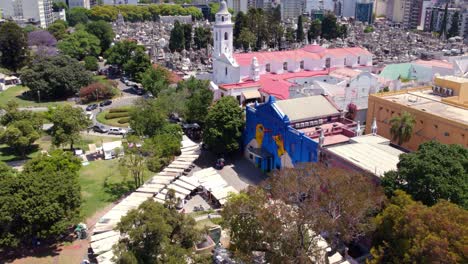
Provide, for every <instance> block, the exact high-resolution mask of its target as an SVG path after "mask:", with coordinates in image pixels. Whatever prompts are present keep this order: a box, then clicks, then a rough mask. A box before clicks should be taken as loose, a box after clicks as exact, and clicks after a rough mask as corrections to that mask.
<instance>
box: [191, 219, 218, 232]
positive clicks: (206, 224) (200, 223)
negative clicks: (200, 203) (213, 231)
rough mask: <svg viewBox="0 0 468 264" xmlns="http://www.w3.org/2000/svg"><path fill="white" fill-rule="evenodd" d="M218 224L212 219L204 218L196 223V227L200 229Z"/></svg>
mask: <svg viewBox="0 0 468 264" xmlns="http://www.w3.org/2000/svg"><path fill="white" fill-rule="evenodd" d="M215 226H217V225H216V224H214V223H213V222H212V221H211V220H210V219H208V218H207V219H203V220H201V221H198V222H197V223H196V224H195V228H196V229H198V230H202V231H203V230H205V229H206V228H211V227H215Z"/></svg>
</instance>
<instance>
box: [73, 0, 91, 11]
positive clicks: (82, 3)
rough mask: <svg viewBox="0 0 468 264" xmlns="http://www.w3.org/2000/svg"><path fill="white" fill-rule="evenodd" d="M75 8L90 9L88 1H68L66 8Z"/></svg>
mask: <svg viewBox="0 0 468 264" xmlns="http://www.w3.org/2000/svg"><path fill="white" fill-rule="evenodd" d="M75 7H84V8H87V9H90V8H91V3H90V0H68V8H69V9H72V8H75Z"/></svg>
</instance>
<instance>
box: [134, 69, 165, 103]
mask: <svg viewBox="0 0 468 264" xmlns="http://www.w3.org/2000/svg"><path fill="white" fill-rule="evenodd" d="M170 77H171V73H170V72H169V70H168V69H166V68H165V67H163V66H160V65H158V66H153V67H148V68H147V69H146V71H145V72H143V73H142V74H141V77H140V80H141V84H142V85H143V89H145V90H146V91H148V92H151V93H152V94H153V96H158V94H159V92H161V91H162V90H165V89H167V88H168V86H169V84H170Z"/></svg>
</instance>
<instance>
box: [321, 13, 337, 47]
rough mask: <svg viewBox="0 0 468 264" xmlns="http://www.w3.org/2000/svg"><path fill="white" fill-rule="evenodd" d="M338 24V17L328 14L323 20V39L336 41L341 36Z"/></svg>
mask: <svg viewBox="0 0 468 264" xmlns="http://www.w3.org/2000/svg"><path fill="white" fill-rule="evenodd" d="M338 31H339V29H338V24H337V23H336V16H335V15H334V14H332V13H328V14H326V15H325V16H324V18H323V20H322V38H325V39H328V40H330V39H336V38H337V37H338V35H339V32H338Z"/></svg>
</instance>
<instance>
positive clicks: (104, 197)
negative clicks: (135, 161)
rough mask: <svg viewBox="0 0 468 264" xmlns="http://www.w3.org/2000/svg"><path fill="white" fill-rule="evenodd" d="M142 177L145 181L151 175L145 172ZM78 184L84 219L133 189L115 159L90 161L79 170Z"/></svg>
mask: <svg viewBox="0 0 468 264" xmlns="http://www.w3.org/2000/svg"><path fill="white" fill-rule="evenodd" d="M144 175H145V177H144V178H145V180H146V179H149V177H150V176H151V175H152V173H150V172H149V171H145V173H144ZM79 182H80V186H81V194H82V205H81V214H82V216H83V217H84V218H87V217H90V216H92V215H93V214H94V213H96V212H97V211H99V210H101V209H103V208H104V207H106V206H107V205H109V204H110V203H111V202H113V201H115V200H117V199H118V198H120V197H121V196H122V195H123V194H125V193H127V192H129V191H131V190H132V189H133V187H134V186H133V185H132V183H133V180H132V177H131V176H130V175H129V176H127V177H124V176H122V175H121V173H120V170H119V161H118V160H117V159H113V160H96V161H91V162H90V163H89V165H87V166H83V167H82V168H81V170H80V179H79Z"/></svg>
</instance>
